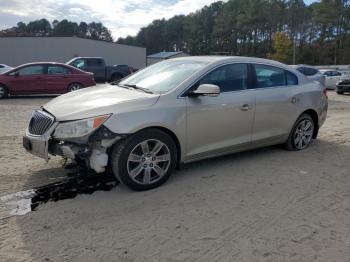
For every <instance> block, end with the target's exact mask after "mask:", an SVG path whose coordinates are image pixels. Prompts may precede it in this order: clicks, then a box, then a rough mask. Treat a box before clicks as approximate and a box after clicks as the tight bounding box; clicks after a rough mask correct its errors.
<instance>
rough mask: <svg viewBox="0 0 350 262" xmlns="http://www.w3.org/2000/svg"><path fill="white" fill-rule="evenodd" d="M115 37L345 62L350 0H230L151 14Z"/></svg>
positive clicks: (200, 50)
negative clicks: (130, 32)
mask: <svg viewBox="0 0 350 262" xmlns="http://www.w3.org/2000/svg"><path fill="white" fill-rule="evenodd" d="M117 42H118V43H121V44H128V45H137V46H144V47H146V48H147V52H148V53H155V52H159V51H163V50H166V51H185V52H188V53H189V54H191V55H208V54H209V55H215V54H217V55H242V56H255V57H268V58H273V59H276V60H279V61H282V62H285V63H289V64H291V63H306V64H313V65H321V64H349V63H350V1H349V0H321V1H320V2H316V3H313V4H311V5H306V4H305V3H304V1H303V0H229V1H227V2H221V1H219V2H215V3H213V4H211V5H209V6H205V7H204V8H202V9H200V10H198V11H197V12H195V13H191V14H189V15H186V16H184V15H178V16H174V17H172V18H170V19H168V20H166V19H159V20H154V21H153V22H152V23H151V24H150V25H148V26H146V27H143V28H141V29H140V31H139V32H138V34H137V35H136V36H128V37H125V38H119V39H118V40H117Z"/></svg>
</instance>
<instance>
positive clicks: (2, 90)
mask: <svg viewBox="0 0 350 262" xmlns="http://www.w3.org/2000/svg"><path fill="white" fill-rule="evenodd" d="M5 95H6V90H5V87H3V86H0V98H3V97H5Z"/></svg>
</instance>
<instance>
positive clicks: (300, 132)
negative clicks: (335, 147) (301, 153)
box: [286, 114, 315, 151]
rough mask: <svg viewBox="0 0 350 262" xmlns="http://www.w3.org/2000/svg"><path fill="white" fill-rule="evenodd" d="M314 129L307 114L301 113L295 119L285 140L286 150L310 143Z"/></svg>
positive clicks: (297, 148)
mask: <svg viewBox="0 0 350 262" xmlns="http://www.w3.org/2000/svg"><path fill="white" fill-rule="evenodd" d="M314 130H315V124H314V121H313V119H312V118H311V116H310V115H308V114H303V115H301V116H300V117H299V118H298V120H297V121H296V123H295V125H294V127H293V129H292V131H291V133H290V135H289V137H288V140H287V142H286V148H287V149H288V150H291V151H293V150H302V149H305V148H307V147H308V146H309V145H310V142H311V139H312V135H313V133H314Z"/></svg>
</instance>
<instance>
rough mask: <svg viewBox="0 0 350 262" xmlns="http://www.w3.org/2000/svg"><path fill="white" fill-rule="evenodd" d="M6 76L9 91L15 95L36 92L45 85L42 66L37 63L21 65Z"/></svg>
mask: <svg viewBox="0 0 350 262" xmlns="http://www.w3.org/2000/svg"><path fill="white" fill-rule="evenodd" d="M8 77H9V78H10V79H9V83H10V84H9V85H10V88H11V90H12V91H11V92H13V94H17V95H21V94H22V95H26V94H38V93H40V92H41V90H42V88H43V87H44V86H45V80H44V66H43V65H39V64H36V65H29V66H24V67H21V68H19V69H18V70H15V71H13V72H11V73H10V74H9V75H8Z"/></svg>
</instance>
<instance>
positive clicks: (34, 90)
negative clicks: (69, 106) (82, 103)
mask: <svg viewBox="0 0 350 262" xmlns="http://www.w3.org/2000/svg"><path fill="white" fill-rule="evenodd" d="M94 85H96V82H95V80H94V77H93V74H92V73H88V72H84V71H82V70H79V69H77V68H74V67H72V66H67V65H64V64H60V63H30V64H25V65H21V66H19V67H16V68H14V69H12V70H10V71H7V72H6V73H3V74H1V75H0V98H6V97H7V96H8V95H32V94H63V93H67V92H70V91H74V90H78V89H81V88H83V87H88V86H94Z"/></svg>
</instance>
